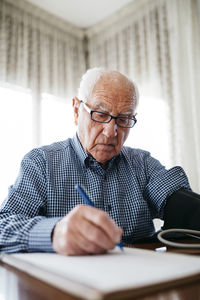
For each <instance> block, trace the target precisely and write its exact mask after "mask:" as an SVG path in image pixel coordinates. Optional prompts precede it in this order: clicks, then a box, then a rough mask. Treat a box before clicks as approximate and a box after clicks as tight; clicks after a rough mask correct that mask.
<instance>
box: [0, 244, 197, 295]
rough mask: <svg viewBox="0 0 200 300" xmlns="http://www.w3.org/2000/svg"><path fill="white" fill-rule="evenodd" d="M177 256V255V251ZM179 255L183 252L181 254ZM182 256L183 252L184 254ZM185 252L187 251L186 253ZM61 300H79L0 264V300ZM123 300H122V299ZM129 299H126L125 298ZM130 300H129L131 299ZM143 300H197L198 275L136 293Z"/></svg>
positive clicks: (152, 245) (150, 247)
mask: <svg viewBox="0 0 200 300" xmlns="http://www.w3.org/2000/svg"><path fill="white" fill-rule="evenodd" d="M162 246H163V245H161V244H160V243H157V242H154V243H143V244H141V243H140V244H135V245H134V246H132V247H135V248H140V249H149V250H155V249H157V248H160V247H162ZM167 251H171V252H172V251H173V252H177V251H178V250H177V249H172V248H171V249H170V248H168V249H167ZM178 252H180V251H178ZM181 252H183V251H181ZM184 252H186V251H184ZM187 252H188V250H187ZM189 252H190V253H191V252H192V254H193V255H200V251H199V250H198V251H189ZM51 299H52V300H64V299H69V300H72V299H79V298H77V297H74V296H72V295H70V294H67V293H65V292H63V291H61V290H59V289H57V288H54V287H52V286H50V285H48V284H46V283H44V282H42V281H40V280H37V279H35V278H33V277H31V276H29V275H27V274H26V273H24V272H21V271H19V270H17V269H15V268H13V267H10V266H8V265H6V264H4V263H2V262H0V300H51ZM123 299H124V298H123ZM126 299H129V298H126ZM131 299H133V298H131ZM135 299H138V300H139V299H141V300H142V299H143V300H160V299H162V300H165V299H166V300H172V299H176V300H200V274H199V276H192V277H191V278H187V280H186V281H184V282H183V281H182V280H181V281H176V282H173V284H170V285H168V286H165V288H164V289H163V287H160V288H159V286H158V287H157V288H156V290H155V289H153V290H149V291H148V292H147V290H146V289H145V291H144V292H143V291H142V290H141V291H140V292H139V294H138V296H137V298H135Z"/></svg>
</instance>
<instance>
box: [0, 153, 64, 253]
mask: <svg viewBox="0 0 200 300" xmlns="http://www.w3.org/2000/svg"><path fill="white" fill-rule="evenodd" d="M46 184H47V183H46V162H45V157H44V156H43V152H42V151H41V150H39V149H35V150H32V151H31V152H30V153H28V154H27V155H26V156H25V157H24V159H23V160H22V163H21V168H20V172H19V175H18V178H17V180H16V182H15V184H14V185H12V186H11V187H10V188H9V193H8V197H7V199H6V200H5V201H4V203H3V204H2V207H1V210H0V251H5V252H33V251H44V252H52V251H53V249H52V243H51V233H52V230H53V228H54V226H55V224H56V222H57V221H58V220H59V219H60V218H47V217H46V208H47V205H46V201H47V195H46Z"/></svg>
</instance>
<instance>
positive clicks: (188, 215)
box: [162, 189, 200, 230]
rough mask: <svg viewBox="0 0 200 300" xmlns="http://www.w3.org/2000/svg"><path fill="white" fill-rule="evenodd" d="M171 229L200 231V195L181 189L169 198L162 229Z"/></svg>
mask: <svg viewBox="0 0 200 300" xmlns="http://www.w3.org/2000/svg"><path fill="white" fill-rule="evenodd" d="M171 228H181V229H194V230H200V195H198V194H196V193H194V192H192V191H190V190H186V189H180V190H178V191H176V192H175V193H173V194H172V195H171V196H170V197H169V198H167V202H166V205H165V208H164V225H163V227H162V229H163V230H165V229H171Z"/></svg>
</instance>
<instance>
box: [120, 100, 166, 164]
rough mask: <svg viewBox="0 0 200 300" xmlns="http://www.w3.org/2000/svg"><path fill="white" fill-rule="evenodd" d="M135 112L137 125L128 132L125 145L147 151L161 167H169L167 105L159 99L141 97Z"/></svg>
mask: <svg viewBox="0 0 200 300" xmlns="http://www.w3.org/2000/svg"><path fill="white" fill-rule="evenodd" d="M137 112H138V114H137V116H136V119H137V123H136V125H135V127H133V129H131V130H130V134H129V137H128V138H127V141H126V143H125V145H127V146H130V147H133V148H140V149H144V150H147V151H149V152H150V153H151V155H152V156H153V157H155V158H156V159H158V160H159V161H160V162H161V163H162V164H163V165H165V166H166V167H169V166H170V165H171V159H170V131H169V125H170V124H169V109H168V105H167V103H166V102H165V101H164V100H163V99H161V98H154V97H141V98H140V102H139V107H138V110H137Z"/></svg>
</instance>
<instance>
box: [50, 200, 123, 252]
mask: <svg viewBox="0 0 200 300" xmlns="http://www.w3.org/2000/svg"><path fill="white" fill-rule="evenodd" d="M121 235H122V229H121V228H120V227H119V226H117V224H116V223H115V222H114V221H113V220H112V219H111V218H110V217H109V216H108V214H107V213H106V212H104V211H102V210H99V209H97V208H94V207H91V206H86V205H78V206H76V207H75V208H74V209H73V210H71V211H70V212H69V213H68V214H67V215H66V216H65V217H64V218H62V219H61V220H60V221H59V222H58V223H57V224H56V226H55V228H54V231H53V236H52V244H53V249H54V251H56V252H58V253H60V254H64V255H82V254H97V253H103V252H106V251H107V250H109V249H113V248H114V247H115V244H116V243H118V242H119V241H120V239H121Z"/></svg>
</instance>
